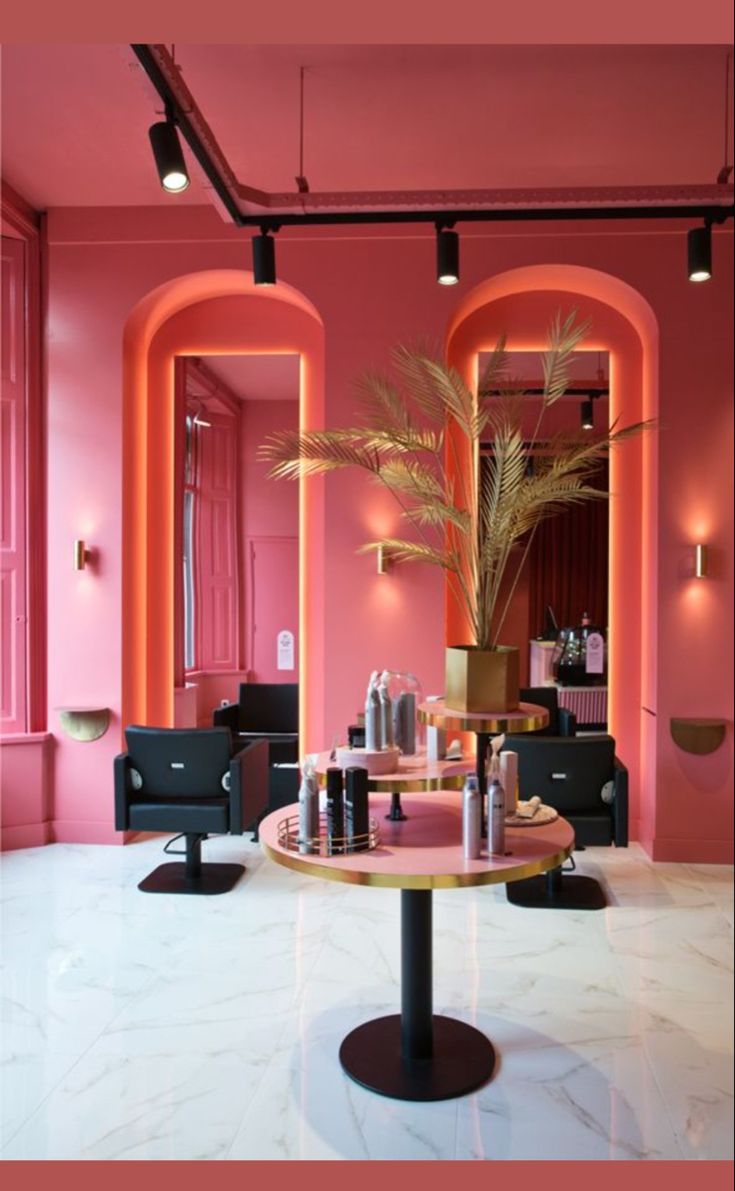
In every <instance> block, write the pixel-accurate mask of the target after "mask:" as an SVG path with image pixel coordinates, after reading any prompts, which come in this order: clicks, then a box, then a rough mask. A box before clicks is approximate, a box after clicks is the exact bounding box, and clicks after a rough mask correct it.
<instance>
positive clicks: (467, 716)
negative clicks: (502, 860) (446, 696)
mask: <svg viewBox="0 0 735 1191" xmlns="http://www.w3.org/2000/svg"><path fill="white" fill-rule="evenodd" d="M418 713H419V719H420V720H421V721H422V722H423V723H424V724H431V726H432V727H434V728H444V729H446V730H447V731H452V732H474V733H475V736H476V737H477V757H476V760H475V772H476V774H477V786H478V789H479V791H480V796H481V806H482V817H483V819H482V832H483V835H484V834H485V831H486V826H485V796H486V794H487V777H486V769H487V752H488V748H489V747H490V737H491V736H498V735H499V734H500V733H501V732H537V731H538V729H539V728H545V727H546V726H547V724H548V722H549V712H548V709H547V708H546V707H540V706H539V704H538V703H519V704H518V707H517V708H516V710H515V711H502V710H499V711H457V710H456V709H455V708H453V707H447V705H446V703H445V702H444V700H443V699H430V700H429V701H428V702H426V703H419V708H418Z"/></svg>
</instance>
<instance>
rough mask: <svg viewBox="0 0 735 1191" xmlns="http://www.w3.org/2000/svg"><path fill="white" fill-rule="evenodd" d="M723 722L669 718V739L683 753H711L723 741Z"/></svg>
mask: <svg viewBox="0 0 735 1191" xmlns="http://www.w3.org/2000/svg"><path fill="white" fill-rule="evenodd" d="M725 728H726V723H725V720H703V719H697V718H692V717H690V716H687V717H685V716H672V717H671V738H672V740H673V741H674V744H678V746H679V748H680V749H683V750H684V752H685V753H696V754H698V755H699V756H703V755H704V754H705V753H713V752H714V751H715V749H718V748H719V747H720V745H721V744H722V742H723V740H724V739H725Z"/></svg>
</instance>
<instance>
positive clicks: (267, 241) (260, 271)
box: [253, 230, 276, 285]
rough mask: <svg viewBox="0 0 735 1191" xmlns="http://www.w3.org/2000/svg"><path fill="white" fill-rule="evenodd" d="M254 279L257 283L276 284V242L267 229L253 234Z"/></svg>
mask: <svg viewBox="0 0 735 1191" xmlns="http://www.w3.org/2000/svg"><path fill="white" fill-rule="evenodd" d="M253 280H254V282H255V284H256V285H275V284H276V242H275V240H274V239H273V237H272V236H269V235H268V232H267V231H265V230H263V231H262V232H261V233H260V235H259V236H253Z"/></svg>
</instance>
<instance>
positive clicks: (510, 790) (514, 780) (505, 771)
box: [499, 749, 518, 815]
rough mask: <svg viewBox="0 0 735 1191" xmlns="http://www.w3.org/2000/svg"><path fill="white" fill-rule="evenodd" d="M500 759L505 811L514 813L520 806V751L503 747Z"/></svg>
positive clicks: (509, 813)
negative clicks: (515, 751)
mask: <svg viewBox="0 0 735 1191" xmlns="http://www.w3.org/2000/svg"><path fill="white" fill-rule="evenodd" d="M499 761H500V775H499V777H500V781H501V783H502V786H503V789H504V790H505V813H506V815H514V814H515V813H516V807H517V806H518V753H514V752H512V751H511V750H510V749H503V751H502V752H501V754H500V757H499Z"/></svg>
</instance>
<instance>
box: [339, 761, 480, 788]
mask: <svg viewBox="0 0 735 1191" xmlns="http://www.w3.org/2000/svg"><path fill="white" fill-rule="evenodd" d="M330 765H336V761H330V760H329V753H328V752H324V753H319V755H318V757H317V762H316V771H317V773H318V774H319V776H320V777H321V776H323V775H324V774H326V772H327V769H328V768H329V767H330ZM474 772H475V758H474V757H469V758H468V759H467V760H462V761H428V760H427V758H426V753H416V754H415V755H414V756H407V757H399V759H398V770H397V772H396V773H376V774H372V775H371V776H370V778H369V779H368V783H369V789H370V790H383V791H390V792H395V793H411V792H412V791H413V792H416V791H419V790H441V789H457V790H459V789H461V788H462V786H463V785H464V779H465V777H466V776H467V774H468V773H474Z"/></svg>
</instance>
